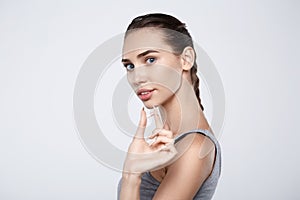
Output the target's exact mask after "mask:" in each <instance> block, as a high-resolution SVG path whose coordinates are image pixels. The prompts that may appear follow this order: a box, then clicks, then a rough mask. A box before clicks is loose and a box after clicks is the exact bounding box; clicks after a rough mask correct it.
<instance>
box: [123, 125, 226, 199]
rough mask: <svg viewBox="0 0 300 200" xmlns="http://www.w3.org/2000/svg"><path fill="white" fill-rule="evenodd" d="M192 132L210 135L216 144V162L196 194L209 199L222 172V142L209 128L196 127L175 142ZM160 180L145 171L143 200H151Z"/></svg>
mask: <svg viewBox="0 0 300 200" xmlns="http://www.w3.org/2000/svg"><path fill="white" fill-rule="evenodd" d="M191 133H199V134H202V135H205V136H206V137H208V138H209V139H210V140H211V141H212V142H213V143H214V145H215V152H216V156H215V162H214V166H213V169H212V172H211V174H210V176H209V177H208V178H207V179H206V180H205V181H204V182H203V184H202V185H201V187H200V188H199V190H198V192H197V193H196V195H195V196H194V198H193V199H194V200H209V199H211V198H212V197H213V194H214V192H215V189H216V187H217V183H218V180H219V177H220V173H221V148H220V144H219V142H218V141H217V139H216V138H215V136H214V135H213V134H212V133H211V132H210V131H208V130H204V129H196V130H191V131H189V132H186V133H183V134H180V135H178V136H177V137H175V143H176V142H178V141H179V140H181V139H182V138H184V137H185V136H186V135H188V134H191ZM121 184H122V179H121V180H120V181H119V184H118V200H119V198H120V197H119V196H120V191H121ZM159 185H160V182H158V181H157V180H156V179H155V178H154V177H153V176H152V175H151V174H150V172H145V173H144V174H143V175H142V181H141V186H140V199H141V200H151V199H152V198H153V196H154V194H155V192H156V190H157V188H158V187H159Z"/></svg>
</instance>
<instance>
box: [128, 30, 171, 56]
mask: <svg viewBox="0 0 300 200" xmlns="http://www.w3.org/2000/svg"><path fill="white" fill-rule="evenodd" d="M164 37H165V36H164V33H163V31H162V30H160V29H159V28H141V29H134V30H132V31H130V32H129V33H128V34H127V36H126V37H125V39H124V44H123V55H125V54H128V53H133V52H139V51H143V50H145V49H160V50H165V51H168V52H172V48H171V47H170V45H168V44H167V43H166V42H165V41H164Z"/></svg>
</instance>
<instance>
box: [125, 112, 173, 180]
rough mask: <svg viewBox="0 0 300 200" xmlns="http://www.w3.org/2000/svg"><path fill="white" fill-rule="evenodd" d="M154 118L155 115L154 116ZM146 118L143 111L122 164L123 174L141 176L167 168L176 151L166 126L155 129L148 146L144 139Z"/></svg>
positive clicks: (171, 135)
mask: <svg viewBox="0 0 300 200" xmlns="http://www.w3.org/2000/svg"><path fill="white" fill-rule="evenodd" d="M154 116H156V115H154ZM146 125H147V117H146V112H145V111H144V109H143V110H142V111H141V117H140V122H139V127H138V129H137V131H136V134H135V136H134V138H133V140H132V142H131V144H130V146H129V149H128V152H127V157H126V160H125V163H124V169H123V173H130V174H131V173H137V174H141V173H143V172H146V171H150V170H154V169H159V168H162V167H164V166H167V165H168V163H169V162H170V161H171V159H172V158H174V157H175V155H176V154H177V151H176V149H175V146H174V139H173V133H172V132H171V131H170V130H169V127H168V125H167V124H166V125H165V126H164V128H163V129H155V130H154V132H153V134H152V135H151V136H149V138H150V139H155V141H154V142H153V143H152V144H150V145H149V144H148V143H147V142H146V141H145V139H144V133H145V128H146Z"/></svg>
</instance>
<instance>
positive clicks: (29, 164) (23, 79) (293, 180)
mask: <svg viewBox="0 0 300 200" xmlns="http://www.w3.org/2000/svg"><path fill="white" fill-rule="evenodd" d="M299 9H300V5H299V1H296V0H294V1H292V0H285V1H284V0H282V1H271V0H270V1H259V0H256V1H250V0H249V1H225V0H224V1H197V2H196V1H187V0H185V1H178V2H175V1H168V2H167V1H164V2H159V1H141V0H140V1H120V2H117V1H114V0H110V1H104V2H101V1H81V2H79V1H8V0H7V1H1V2H0V92H1V93H0V95H1V96H0V134H1V139H0V158H1V161H0V162H1V163H0V199H4V200H10V199H20V200H21V199H22V200H29V199H30V200H33V199H45V200H47V199H49V200H50V199H51V200H52V199H73V200H75V199H80V200H81V199H88V200H96V199H116V186H117V182H118V179H119V177H120V173H119V172H116V171H113V170H111V169H108V168H106V167H104V166H102V165H101V164H100V163H98V162H97V161H96V160H94V159H93V158H92V157H91V156H90V155H89V154H88V153H87V152H86V150H85V149H84V148H83V146H82V144H81V143H80V139H79V137H78V135H77V132H76V129H75V124H74V121H73V108H72V101H73V100H72V95H73V90H74V84H75V81H76V77H77V75H78V72H79V70H80V68H81V65H82V64H83V62H84V61H85V59H86V58H87V57H88V56H89V54H90V53H91V52H92V51H93V50H94V49H95V48H96V47H97V46H99V45H100V44H101V43H102V42H104V41H106V40H108V39H109V38H111V37H112V36H114V35H116V34H119V33H121V32H123V31H124V30H125V29H126V27H127V25H128V24H129V22H130V21H131V19H133V17H136V16H138V15H140V14H145V13H149V12H164V13H169V14H172V15H174V16H176V17H178V18H179V19H180V20H181V21H183V22H186V23H187V25H188V28H189V30H190V32H191V34H192V36H193V37H194V40H195V41H196V42H197V43H198V44H199V45H201V47H202V48H203V49H204V50H205V51H206V52H207V53H208V55H209V56H210V57H211V59H212V60H213V62H214V63H215V65H216V68H217V70H218V71H219V74H220V76H221V78H222V81H223V84H224V88H225V94H226V121H225V124H224V129H223V133H222V136H221V138H220V142H221V145H222V150H223V171H222V176H221V179H220V182H219V185H218V188H217V190H216V193H215V196H214V199H215V200H219V199H274V200H275V199H299V198H300V194H299V191H298V189H299V185H300V179H299V178H300V177H299V175H300V166H299V163H300V156H299V153H300V150H299V145H298V143H299V140H300V136H299V134H300V129H299V117H297V116H296V115H297V114H298V113H299V111H300V110H299V105H298V104H297V103H298V102H299V101H300V99H299V85H300V81H299V78H298V76H299V75H300V74H299V72H300V70H299V57H300V55H299V52H300V49H299V35H300V31H299V24H300V16H299Z"/></svg>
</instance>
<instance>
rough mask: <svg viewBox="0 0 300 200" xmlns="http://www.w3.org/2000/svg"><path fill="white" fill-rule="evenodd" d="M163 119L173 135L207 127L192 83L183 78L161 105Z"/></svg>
mask: <svg viewBox="0 0 300 200" xmlns="http://www.w3.org/2000/svg"><path fill="white" fill-rule="evenodd" d="M161 106H162V107H161V109H162V117H163V121H165V122H166V123H167V124H168V125H169V127H170V130H171V131H172V132H173V134H174V137H175V136H176V135H178V134H180V133H184V132H187V131H190V130H193V129H209V124H208V122H207V120H206V118H205V116H204V114H203V112H202V110H201V108H200V105H199V102H198V100H197V97H196V95H195V92H194V89H193V87H192V85H191V84H190V83H189V82H188V81H187V80H185V79H183V80H182V84H181V86H180V88H179V89H178V91H177V92H176V93H175V95H174V96H173V98H170V99H169V100H168V101H167V102H165V103H164V104H162V105H161Z"/></svg>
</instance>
